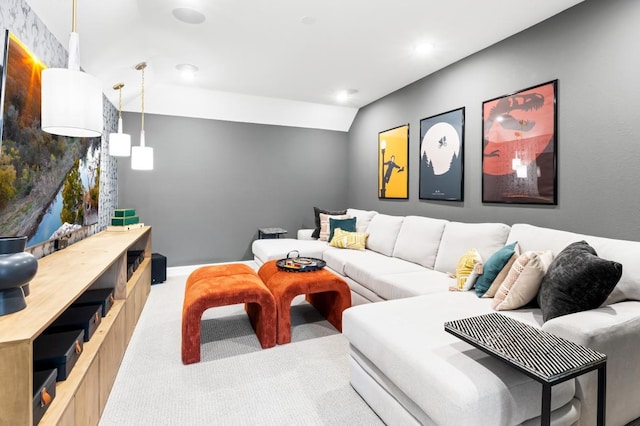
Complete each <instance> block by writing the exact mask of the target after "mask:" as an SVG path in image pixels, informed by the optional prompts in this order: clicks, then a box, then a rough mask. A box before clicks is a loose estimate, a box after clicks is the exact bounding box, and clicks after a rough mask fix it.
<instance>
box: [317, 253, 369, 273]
mask: <svg viewBox="0 0 640 426" xmlns="http://www.w3.org/2000/svg"><path fill="white" fill-rule="evenodd" d="M370 254H375V255H379V254H378V253H375V252H371V251H369V250H343V249H341V248H337V247H331V246H328V248H327V250H325V251H324V252H323V253H322V260H324V261H325V262H326V263H327V267H329V268H330V269H333V270H334V271H335V272H337V273H338V274H340V275H343V276H346V273H345V272H344V267H345V265H346V264H347V262H349V261H351V260H352V259H355V260H357V259H360V258H363V257H366V256H369V255H370Z"/></svg>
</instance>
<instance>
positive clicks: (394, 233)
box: [356, 214, 404, 256]
mask: <svg viewBox="0 0 640 426" xmlns="http://www.w3.org/2000/svg"><path fill="white" fill-rule="evenodd" d="M403 220H404V217H403V216H390V215H387V214H377V215H375V216H374V217H373V219H371V223H370V224H369V227H368V228H367V234H369V238H368V239H367V248H368V249H369V250H373V251H377V252H378V253H381V254H384V255H385V256H391V255H392V253H393V248H394V247H395V245H396V239H397V238H398V232H400V227H401V226H402V221H403ZM356 226H357V224H356Z"/></svg>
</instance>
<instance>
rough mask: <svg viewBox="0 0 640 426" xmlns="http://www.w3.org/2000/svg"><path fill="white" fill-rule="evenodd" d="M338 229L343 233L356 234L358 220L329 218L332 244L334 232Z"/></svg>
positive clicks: (329, 240) (352, 218)
mask: <svg viewBox="0 0 640 426" xmlns="http://www.w3.org/2000/svg"><path fill="white" fill-rule="evenodd" d="M336 228H340V229H342V230H343V231H347V232H356V218H355V217H350V218H349V219H334V218H332V217H330V218H329V239H328V240H327V241H328V242H331V240H332V239H333V231H335V230H336Z"/></svg>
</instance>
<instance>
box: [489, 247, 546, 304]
mask: <svg viewBox="0 0 640 426" xmlns="http://www.w3.org/2000/svg"><path fill="white" fill-rule="evenodd" d="M552 261H553V253H552V252H551V251H550V250H547V251H544V252H540V251H537V252H536V251H527V252H524V253H522V254H521V255H520V256H518V258H517V259H516V261H515V262H514V263H513V265H512V266H511V270H510V271H509V273H508V274H507V276H506V278H505V279H504V281H503V282H502V284H501V285H500V288H499V289H498V291H497V292H496V294H495V296H494V298H493V302H492V304H491V306H492V307H493V309H495V310H496V311H506V310H511V309H518V308H521V307H523V306H525V305H526V304H527V303H529V302H531V301H532V300H533V299H534V298H535V297H536V295H537V294H538V290H539V289H540V283H542V278H544V276H545V274H546V273H547V270H548V269H549V265H551V262H552Z"/></svg>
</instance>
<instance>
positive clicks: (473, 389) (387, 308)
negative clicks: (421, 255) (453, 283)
mask: <svg viewBox="0 0 640 426" xmlns="http://www.w3.org/2000/svg"><path fill="white" fill-rule="evenodd" d="M488 312H492V310H491V299H478V298H477V297H476V296H475V294H473V293H471V292H447V291H445V292H440V293H434V294H429V295H426V296H418V297H410V298H406V299H398V300H391V301H386V302H382V303H370V304H366V305H360V306H354V307H352V308H349V309H347V310H345V311H344V313H343V322H342V331H343V334H344V335H345V337H346V338H347V339H348V340H349V343H350V344H351V345H352V348H354V349H352V350H357V351H358V352H359V353H361V354H362V355H363V357H365V358H366V359H367V360H368V361H369V362H370V365H373V366H375V367H376V368H377V369H378V371H379V372H380V373H381V376H382V377H381V378H380V380H381V381H384V382H387V383H393V384H394V385H395V386H396V387H397V388H399V390H400V391H401V392H402V393H404V394H405V395H406V396H407V397H408V398H409V399H410V400H412V401H413V402H415V404H416V405H417V406H418V407H419V408H420V409H421V410H422V411H424V412H425V413H426V414H427V415H428V416H429V418H430V419H431V420H432V422H433V424H442V425H498V424H500V425H503V424H504V425H515V424H521V423H523V422H524V421H526V420H527V419H530V418H535V417H537V416H539V415H540V389H541V388H540V384H539V383H538V382H536V381H535V380H533V379H531V378H529V377H527V376H525V375H524V374H523V373H520V372H518V371H517V370H515V369H514V368H510V367H508V366H506V365H505V364H504V363H503V362H502V361H500V360H498V359H495V358H493V357H491V356H489V355H487V354H485V353H483V352H482V351H480V350H479V349H475V348H473V347H472V346H471V345H469V344H467V343H465V342H463V341H461V340H460V339H458V338H456V337H455V336H453V335H451V334H449V333H447V332H445V331H444V327H443V324H444V322H446V321H450V320H455V319H460V318H466V317H470V316H474V315H481V314H485V313H488ZM538 312H539V310H535V311H533V310H525V309H520V310H517V311H508V312H506V315H508V316H510V317H514V318H516V319H518V320H521V321H524V322H526V323H527V324H530V325H533V326H535V327H538V328H539V327H540V321H539V320H540V318H539V317H538V316H537V313H538ZM381 348H385V350H381ZM574 395H575V380H568V381H566V382H563V383H560V384H558V385H555V386H554V387H553V393H552V402H551V406H552V409H556V408H559V407H562V406H563V405H565V404H567V403H568V402H569V401H570V400H571V399H572V398H573V397H574Z"/></svg>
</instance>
